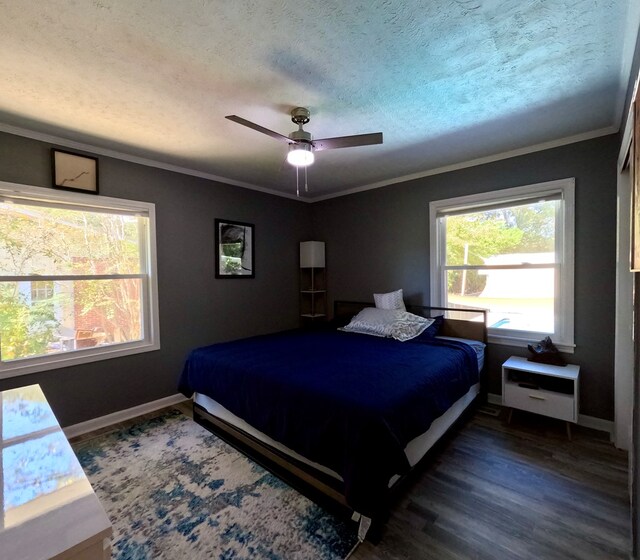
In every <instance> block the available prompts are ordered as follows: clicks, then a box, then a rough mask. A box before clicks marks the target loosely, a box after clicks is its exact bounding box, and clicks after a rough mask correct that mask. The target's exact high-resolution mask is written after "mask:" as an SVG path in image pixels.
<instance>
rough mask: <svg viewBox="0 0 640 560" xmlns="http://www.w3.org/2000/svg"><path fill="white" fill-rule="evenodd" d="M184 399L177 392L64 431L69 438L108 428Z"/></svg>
mask: <svg viewBox="0 0 640 560" xmlns="http://www.w3.org/2000/svg"><path fill="white" fill-rule="evenodd" d="M184 400H187V399H186V398H185V396H184V395H181V394H180V393H176V394H175V395H170V396H168V397H164V398H162V399H158V400H155V401H151V402H148V403H144V404H139V405H138V406H133V407H131V408H127V409H126V410H119V411H118V412H112V413H111V414H107V415H105V416H100V417H99V418H92V419H91V420H87V421H86V422H80V423H79V424H73V425H72V426H67V427H66V428H63V432H64V434H65V435H66V436H67V438H72V437H76V436H80V435H82V434H86V433H88V432H92V431H93V430H99V429H101V428H106V427H107V426H111V425H112V424H117V423H119V422H125V421H127V420H131V419H132V418H135V417H136V416H142V415H143V414H147V413H149V412H154V411H155V410H160V409H161V408H164V407H166V406H171V405H174V404H178V403H179V402H182V401H184Z"/></svg>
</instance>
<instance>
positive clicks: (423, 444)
mask: <svg viewBox="0 0 640 560" xmlns="http://www.w3.org/2000/svg"><path fill="white" fill-rule="evenodd" d="M479 392H480V383H476V384H475V385H472V386H471V388H470V389H469V391H467V393H466V394H465V395H463V396H462V397H460V398H459V399H458V400H457V401H456V402H455V403H453V405H451V407H450V408H449V410H447V411H446V412H445V413H444V414H443V415H442V416H440V417H438V418H436V419H435V420H434V421H433V422H432V424H431V426H430V428H429V429H428V430H427V431H426V432H424V433H422V434H420V435H419V436H417V437H415V438H414V439H412V440H411V441H410V442H409V443H408V444H407V446H406V447H405V449H404V451H405V454H406V456H407V460H408V461H409V464H410V465H411V466H412V467H413V466H415V465H416V464H417V463H418V461H420V459H422V458H423V457H424V456H425V455H426V453H427V451H429V449H431V447H433V445H434V444H435V443H436V442H437V441H438V440H439V439H440V438H441V437H442V436H443V435H444V433H445V432H446V431H447V430H448V429H449V428H450V427H451V425H452V424H453V423H454V422H455V421H456V420H457V419H458V418H459V417H460V415H461V414H462V413H463V412H464V410H465V409H466V408H467V407H468V406H469V405H470V404H471V402H472V401H473V399H474V398H475V397H476V395H477V394H478V393H479ZM193 401H194V402H195V403H197V404H199V405H200V406H201V407H203V408H204V409H205V410H206V411H207V412H208V413H209V414H211V415H212V416H215V417H217V418H220V419H221V420H223V421H225V422H227V423H229V424H231V425H232V426H234V427H236V428H238V429H240V430H242V431H243V432H246V433H247V434H249V435H251V436H253V437H254V438H256V439H257V440H259V441H261V442H262V443H265V444H267V445H269V446H271V447H273V448H275V449H277V450H278V451H281V452H282V453H285V454H286V455H288V456H290V457H292V458H294V459H296V460H298V461H301V462H303V463H305V464H307V465H309V466H311V467H313V468H315V469H318V470H319V471H321V472H323V473H325V474H328V475H329V476H332V477H334V478H336V479H338V480H342V477H341V476H340V475H339V474H338V473H337V472H335V471H334V470H332V469H330V468H328V467H325V466H324V465H321V464H320V463H316V462H315V461H311V460H309V459H307V458H306V457H304V456H303V455H300V453H297V452H296V451H294V450H293V449H290V448H288V447H287V446H286V445H284V444H282V443H280V442H279V441H276V440H274V439H273V438H271V437H269V436H268V435H266V434H264V433H262V432H261V431H259V430H257V429H256V428H254V427H253V426H251V425H250V424H249V423H248V422H246V421H245V420H243V419H242V418H240V417H239V416H236V415H235V414H233V413H232V412H230V411H229V410H228V409H226V408H225V407H224V406H222V405H221V404H220V403H219V402H217V401H215V400H214V399H212V398H210V397H207V396H206V395H203V394H201V393H195V394H194V397H193ZM399 478H400V477H399V476H398V475H394V476H393V477H392V478H391V480H390V481H389V487H391V486H393V484H395V482H396V481H397V480H398V479H399Z"/></svg>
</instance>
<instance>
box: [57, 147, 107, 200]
mask: <svg viewBox="0 0 640 560" xmlns="http://www.w3.org/2000/svg"><path fill="white" fill-rule="evenodd" d="M51 170H52V176H53V187H54V188H56V189H66V190H69V191H77V192H83V193H89V194H98V158H95V157H91V156H84V155H80V154H74V153H72V152H65V151H64V150H57V149H55V148H52V149H51Z"/></svg>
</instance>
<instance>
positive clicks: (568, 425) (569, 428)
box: [566, 422, 571, 441]
mask: <svg viewBox="0 0 640 560" xmlns="http://www.w3.org/2000/svg"><path fill="white" fill-rule="evenodd" d="M566 424H567V437H568V438H569V441H571V424H570V423H569V422H566Z"/></svg>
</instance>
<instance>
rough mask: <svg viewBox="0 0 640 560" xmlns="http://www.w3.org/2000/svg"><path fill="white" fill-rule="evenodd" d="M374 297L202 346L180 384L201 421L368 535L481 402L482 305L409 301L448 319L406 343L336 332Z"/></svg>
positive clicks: (338, 304) (417, 309)
mask: <svg viewBox="0 0 640 560" xmlns="http://www.w3.org/2000/svg"><path fill="white" fill-rule="evenodd" d="M370 306H372V304H368V303H359V302H342V301H337V302H335V304H334V321H333V323H332V325H331V328H325V329H319V330H294V331H286V332H282V333H275V334H272V335H264V336H258V337H252V338H249V339H242V340H237V341H232V342H227V343H220V344H215V345H212V346H208V347H204V348H198V349H195V350H193V351H192V352H191V353H190V355H189V357H188V358H187V361H186V363H185V367H184V370H183V373H182V376H181V378H180V383H179V390H180V391H181V392H182V393H183V394H184V395H185V396H187V397H192V396H193V399H194V419H195V420H196V421H197V422H199V423H200V424H202V425H204V426H206V427H207V428H209V429H211V430H212V431H214V432H215V433H217V434H218V435H221V436H222V437H223V438H224V439H226V440H227V441H229V442H230V443H232V444H233V445H235V446H236V447H240V448H241V450H242V451H244V452H245V453H247V454H248V455H250V456H252V457H253V458H254V459H257V460H259V461H260V462H261V463H262V464H263V465H265V466H266V467H267V468H269V469H270V470H272V471H274V472H275V473H276V474H278V475H279V476H284V477H285V478H286V479H287V481H288V482H290V483H292V482H293V484H294V486H296V487H298V488H299V489H301V490H303V491H305V492H306V493H307V494H308V495H309V494H311V497H312V498H314V499H318V497H319V496H320V495H322V496H326V497H328V498H330V499H331V500H332V501H333V502H334V503H338V504H341V505H342V506H344V507H345V508H348V509H349V511H352V512H354V519H360V523H361V525H360V537H361V538H364V536H365V534H366V532H367V529H368V527H369V525H370V523H371V520H372V519H374V520H383V519H384V518H385V516H386V511H387V508H388V504H389V497H390V495H391V492H392V491H393V489H394V488H395V487H397V486H398V482H399V481H400V480H401V479H402V478H403V477H405V476H406V475H408V474H409V473H410V472H411V470H412V469H413V467H415V466H416V465H417V464H418V463H419V462H420V460H421V459H422V458H423V457H425V455H426V454H427V452H428V451H429V449H431V448H432V446H433V445H434V444H435V442H437V441H438V440H439V439H440V437H441V436H442V435H443V434H444V433H445V432H446V431H447V430H448V429H449V428H450V427H451V425H452V424H453V423H454V422H455V421H456V420H457V419H458V418H459V417H460V416H461V415H462V413H463V412H464V411H465V410H466V409H467V408H468V407H469V405H470V404H471V403H472V402H473V401H474V400H475V399H476V397H477V395H478V394H479V392H480V377H479V376H480V372H481V370H482V365H483V360H484V354H483V348H484V344H483V343H484V342H486V326H485V316H484V312H483V311H482V310H467V309H445V308H434V307H421V306H420V307H416V306H410V307H408V308H407V311H409V312H411V313H413V314H416V315H420V316H422V317H429V316H437V315H442V318H441V320H440V321H441V326H440V331H439V332H438V335H437V336H436V337H433V336H424V337H416V338H415V339H413V340H409V341H407V342H398V341H397V340H392V339H388V338H379V337H374V336H368V335H364V334H356V333H352V332H349V333H347V332H340V331H338V330H336V326H338V325H344V324H346V323H347V322H348V320H349V319H350V318H351V317H352V316H353V315H355V314H356V313H358V312H359V311H361V310H362V309H363V308H366V307H370ZM425 334H426V333H425ZM318 493H320V494H318Z"/></svg>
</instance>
